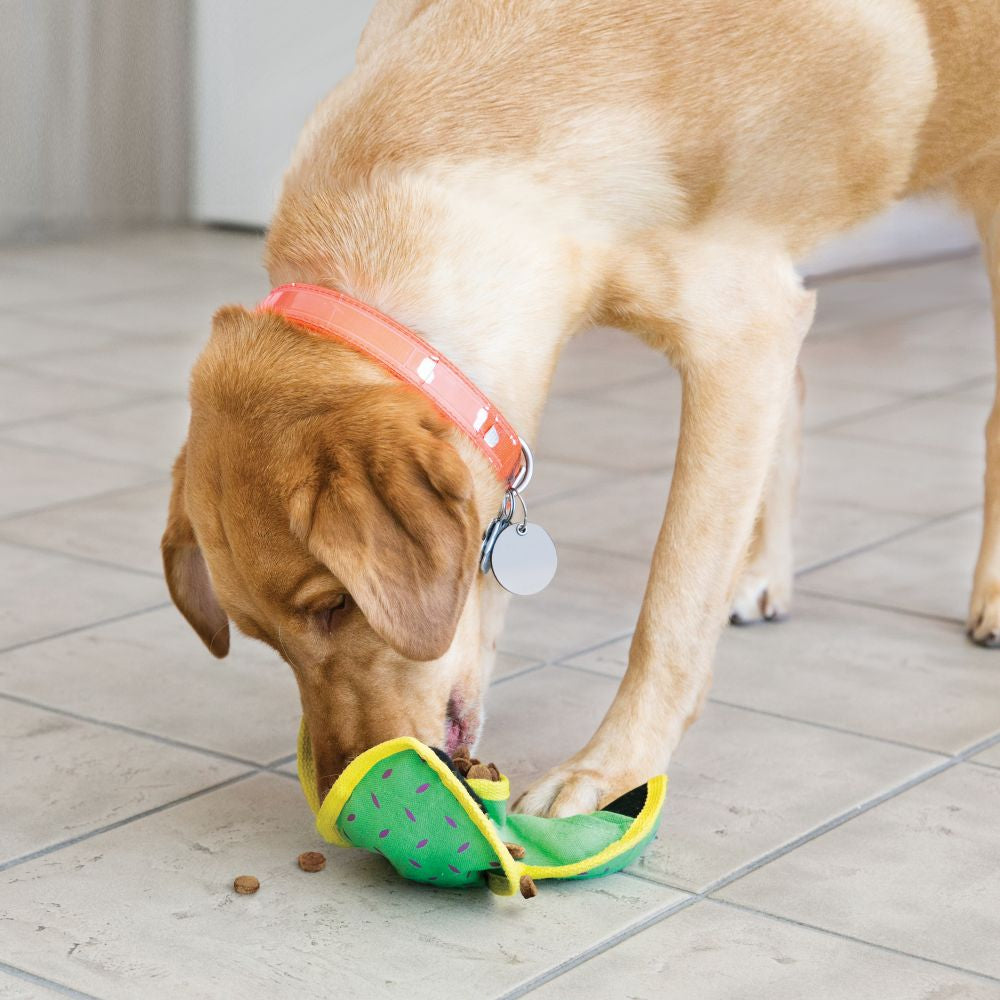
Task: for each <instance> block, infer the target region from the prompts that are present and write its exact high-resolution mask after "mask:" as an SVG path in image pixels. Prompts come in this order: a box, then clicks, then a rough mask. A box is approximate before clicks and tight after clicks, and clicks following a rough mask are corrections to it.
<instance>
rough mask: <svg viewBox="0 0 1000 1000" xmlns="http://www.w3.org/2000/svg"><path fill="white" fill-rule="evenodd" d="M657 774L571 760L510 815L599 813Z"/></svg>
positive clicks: (536, 786) (540, 782)
mask: <svg viewBox="0 0 1000 1000" xmlns="http://www.w3.org/2000/svg"><path fill="white" fill-rule="evenodd" d="M658 773H660V769H657V768H655V767H654V768H653V769H652V770H650V771H649V773H648V774H646V773H641V768H638V769H634V770H633V769H629V770H628V771H619V770H617V769H615V770H614V771H613V772H612V771H611V770H610V769H609V768H608V767H606V766H599V765H598V766H595V765H594V764H593V763H591V764H588V763H587V761H586V759H585V758H579V759H571V760H568V761H566V763H565V764H561V765H560V766H559V767H555V768H553V769H552V770H551V771H549V772H548V774H546V775H545V776H544V777H542V778H540V779H539V780H538V781H536V782H535V783H534V784H533V785H532V786H531V787H530V788H529V789H528V790H527V791H526V792H525V793H524V794H523V795H522V796H521V797H520V798H519V799H518V800H517V802H515V803H514V806H513V808H512V810H511V811H512V812H518V813H527V814H528V815H530V816H576V815H578V814H580V813H592V812H596V811H597V810H598V809H600V808H601V807H602V806H604V805H607V804H608V803H609V802H613V801H614V800H615V799H616V798H618V797H619V796H620V795H624V794H625V793H626V792H629V791H631V790H632V789H633V788H636V787H638V786H639V785H641V784H642V783H643V782H644V781H647V780H649V778H650V777H652V776H653V774H658Z"/></svg>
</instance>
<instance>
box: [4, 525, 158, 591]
mask: <svg viewBox="0 0 1000 1000" xmlns="http://www.w3.org/2000/svg"><path fill="white" fill-rule="evenodd" d="M0 544H2V545H11V546H14V547H15V548H18V549H26V550H27V551H29V552H40V553H42V554H43V555H47V556H61V557H62V558H64V559H71V560H73V561H74V562H79V563H86V564H87V565H90V566H103V567H104V568H105V569H116V570H120V571H121V572H123V573H135V574H137V575H138V576H145V577H148V578H150V579H153V580H162V579H163V573H161V572H154V571H153V570H151V569H138V568H137V567H135V566H125V565H123V564H122V563H117V562H111V561H110V560H108V559H98V558H96V557H95V556H85V555H83V554H82V553H80V552H66V551H64V550H63V549H53V548H49V547H48V546H47V545H36V544H34V543H33V542H22V541H20V540H19V539H14V538H6V537H4V535H3V534H2V532H0Z"/></svg>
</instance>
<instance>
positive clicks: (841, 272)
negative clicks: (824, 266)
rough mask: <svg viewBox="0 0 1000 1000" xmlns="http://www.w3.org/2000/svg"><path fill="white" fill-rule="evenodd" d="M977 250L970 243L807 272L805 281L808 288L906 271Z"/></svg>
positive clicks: (959, 257)
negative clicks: (861, 277)
mask: <svg viewBox="0 0 1000 1000" xmlns="http://www.w3.org/2000/svg"><path fill="white" fill-rule="evenodd" d="M979 252H980V251H979V244H978V243H970V244H969V245H968V246H967V247H961V248H959V249H957V250H945V251H943V252H942V253H932V254H927V255H925V256H922V257H902V258H899V257H897V258H895V259H893V260H889V261H882V262H880V263H877V264H864V265H862V266H861V267H843V268H839V269H837V270H833V271H819V272H817V273H816V274H807V275H806V276H805V283H806V285H807V287H810V288H814V287H821V286H822V285H829V284H832V283H833V282H835V281H843V280H844V279H845V278H857V277H859V276H861V275H864V274H884V273H889V272H892V271H906V270H908V269H909V268H918V267H932V266H933V265H934V264H948V263H950V262H951V261H955V260H965V259H966V258H967V257H969V258H971V257H978V256H979Z"/></svg>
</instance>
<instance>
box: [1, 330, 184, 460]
mask: <svg viewBox="0 0 1000 1000" xmlns="http://www.w3.org/2000/svg"><path fill="white" fill-rule="evenodd" d="M104 349H105V350H107V349H108V348H104ZM99 350H102V348H94V351H95V352H96V351H99ZM74 353H84V352H74ZM50 356H51V355H50V353H49V352H46V353H45V354H41V355H38V357H40V358H46V357H50ZM12 370H13V371H16V372H18V373H19V374H22V375H33V376H35V377H36V378H37V377H42V376H41V373H39V372H37V371H34V370H27V369H21V368H12ZM72 381H75V382H81V383H83V384H84V385H96V386H102V387H104V388H108V389H121V390H122V391H123V392H127V391H128V390H126V389H125V388H124V387H123V386H119V385H114V384H113V383H111V382H94V381H87V380H85V379H73V380H72ZM186 398H187V397H186V396H185V394H184V393H183V392H154V393H152V394H150V393H148V392H143V393H140V394H137V395H135V396H129V397H128V398H127V399H120V400H118V401H117V402H115V403H101V404H100V405H98V406H80V407H76V408H74V409H72V410H60V411H58V412H56V413H46V414H44V415H43V416H40V417H21V418H20V419H17V420H5V421H4V422H3V423H0V434H5V433H6V432H7V431H9V430H14V429H16V428H18V427H25V426H29V425H31V424H46V423H55V422H56V421H66V420H69V419H71V418H73V417H83V416H87V417H90V416H100V415H101V414H104V413H117V412H118V411H119V410H130V409H133V408H137V407H140V406H150V405H153V404H154V403H166V402H170V401H171V400H181V399H186ZM11 443H12V444H19V445H21V446H22V447H23V446H24V445H25V442H24V441H16V440H13V439H11ZM74 454H76V453H75V452H74Z"/></svg>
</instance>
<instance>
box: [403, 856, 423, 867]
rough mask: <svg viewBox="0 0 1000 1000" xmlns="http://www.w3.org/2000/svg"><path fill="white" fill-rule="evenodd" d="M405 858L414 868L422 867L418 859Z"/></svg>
mask: <svg viewBox="0 0 1000 1000" xmlns="http://www.w3.org/2000/svg"><path fill="white" fill-rule="evenodd" d="M407 860H408V861H409V862H410V864H411V865H413V867H414V868H423V867H424V866H423V865H422V864H421V863H420V862H419V861H414V860H413V858H407Z"/></svg>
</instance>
